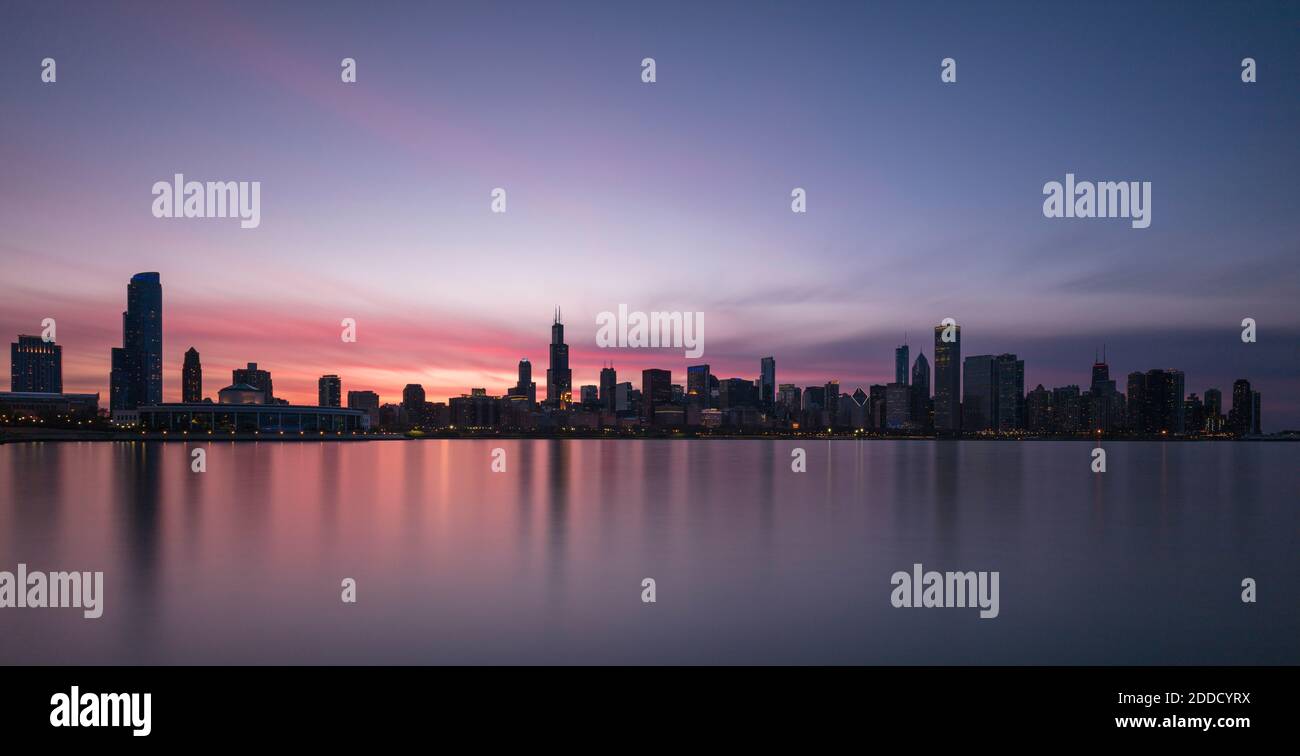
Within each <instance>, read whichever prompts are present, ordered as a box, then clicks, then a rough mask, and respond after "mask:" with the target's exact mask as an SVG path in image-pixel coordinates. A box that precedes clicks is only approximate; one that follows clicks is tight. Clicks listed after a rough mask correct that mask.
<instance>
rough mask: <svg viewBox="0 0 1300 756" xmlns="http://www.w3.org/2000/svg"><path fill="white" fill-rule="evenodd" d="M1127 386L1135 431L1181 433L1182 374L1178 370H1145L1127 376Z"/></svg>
mask: <svg viewBox="0 0 1300 756" xmlns="http://www.w3.org/2000/svg"><path fill="white" fill-rule="evenodd" d="M1128 384H1129V398H1128V403H1129V417H1130V428H1131V429H1132V430H1133V431H1134V432H1136V433H1182V432H1183V372H1182V371H1181V370H1148V371H1147V372H1146V373H1145V374H1142V373H1130V374H1129V380H1128ZM1135 392H1136V394H1135ZM1135 395H1136V398H1135Z"/></svg>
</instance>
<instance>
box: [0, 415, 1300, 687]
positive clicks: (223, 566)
mask: <svg viewBox="0 0 1300 756" xmlns="http://www.w3.org/2000/svg"><path fill="white" fill-rule="evenodd" d="M498 446H499V447H501V448H504V449H505V450H506V453H507V460H508V461H507V471H506V472H504V473H494V472H492V471H491V466H490V465H491V460H492V457H491V450H492V449H493V448H495V447H498ZM796 447H802V448H804V449H805V450H806V451H807V453H808V472H807V473H794V472H792V471H791V467H790V463H791V461H792V459H791V456H790V452H791V450H793V449H794V448H796ZM194 448H203V449H205V450H207V452H208V470H207V472H206V473H202V474H198V473H193V472H191V467H190V465H191V461H192V460H191V457H190V456H189V455H190V451H191V450H192V449H194ZM1091 448H1092V446H1091V445H1090V444H1076V443H1065V442H1033V443H1001V442H951V441H945V442H924V441H917V442H880V441H835V442H825V441H808V442H793V441H786V440H774V441H766V440H747V441H730V440H726V441H623V440H614V441H573V440H569V441H561V440H554V441H506V440H503V441H428V440H426V441H419V442H396V441H394V442H361V443H324V442H301V443H265V442H262V443H253V444H249V443H232V442H206V441H204V442H191V443H188V444H182V443H171V444H160V443H153V442H128V443H115V444H87V443H82V444H6V445H3V446H0V493H3V495H4V500H3V501H0V529H2V531H3V532H2V533H0V544H4V545H5V546H6V548H5V552H4V553H5V560H6V562H11V563H14V564H16V563H17V562H18V561H20V560H21V561H25V562H26V563H28V564H30V565H40V566H41V568H42V569H56V568H58V569H103V570H104V571H105V572H106V575H105V586H106V587H105V590H106V593H107V599H106V611H105V616H104V618H103V619H102V620H99V621H97V622H96V623H87V622H86V621H84V620H81V619H78V618H77V617H73V616H71V615H70V614H68V613H60V612H58V611H56V610H49V611H44V612H42V611H22V612H20V611H13V610H0V635H3V637H5V638H6V639H7V642H6V643H4V644H0V662H8V663H13V662H15V661H25V662H28V663H48V662H51V661H57V662H61V663H112V662H123V661H140V662H146V663H176V662H180V663H185V662H188V663H205V664H207V663H223V664H225V663H257V664H262V663H321V662H324V663H340V662H345V663H442V662H454V663H466V662H524V663H539V662H542V663H545V662H565V661H576V662H589V663H599V662H617V661H632V662H649V663H675V662H680V663H697V662H726V663H731V662H791V663H908V662H916V663H1016V664H1025V663H1067V664H1076V663H1183V662H1185V661H1187V660H1189V659H1191V660H1195V661H1196V662H1197V663H1211V664H1232V663H1260V662H1266V663H1297V662H1300V651H1298V650H1297V647H1296V644H1295V643H1294V639H1295V637H1297V636H1298V635H1300V601H1297V600H1296V599H1297V598H1300V596H1297V587H1296V581H1295V580H1294V576H1295V574H1296V573H1297V570H1300V560H1298V557H1297V554H1300V549H1297V533H1300V514H1298V513H1297V508H1296V507H1294V506H1293V502H1294V493H1295V491H1294V475H1293V473H1292V472H1291V471H1292V470H1294V469H1296V462H1297V461H1300V460H1298V459H1297V456H1298V455H1297V452H1298V451H1300V447H1298V446H1296V445H1294V444H1246V443H1239V444H1190V443H1184V444H1175V443H1170V444H1152V443H1139V442H1130V443H1124V444H1119V443H1109V444H1108V445H1107V451H1108V456H1109V459H1108V465H1107V471H1106V472H1105V473H1103V474H1098V473H1093V472H1092V471H1091V469H1090V465H1089V463H1090V458H1089V452H1090V451H1091ZM916 562H921V563H923V564H926V565H927V566H932V567H933V568H935V569H963V570H965V569H973V570H979V569H998V570H1001V571H1002V574H1003V590H1004V594H1005V595H1004V596H1003V602H1004V604H1003V605H1004V613H1003V615H1002V616H1001V617H999V619H997V620H996V621H995V622H993V623H983V624H981V623H980V621H979V620H978V619H972V618H970V617H967V616H965V615H962V614H960V613H954V612H946V611H935V612H928V613H927V612H908V611H903V610H895V609H893V608H892V607H891V606H890V605H889V603H888V591H889V583H888V579H889V575H890V574H892V572H893V571H895V570H898V569H906V568H907V567H909V566H910V565H911V564H913V563H916ZM0 567H3V568H7V569H13V564H7V565H3V566H0ZM1245 575H1249V576H1250V577H1253V578H1255V579H1256V580H1257V581H1259V584H1260V585H1261V586H1263V585H1267V586H1269V587H1270V588H1271V590H1272V592H1273V593H1272V597H1276V599H1275V600H1269V601H1261V602H1260V603H1259V604H1257V605H1253V606H1251V607H1250V610H1249V611H1241V606H1242V605H1241V603H1240V601H1239V597H1238V592H1239V591H1238V589H1237V588H1236V586H1237V585H1239V583H1240V579H1241V577H1242V576H1245ZM344 576H349V577H355V578H356V579H357V580H358V586H359V595H360V596H361V599H360V600H359V603H358V604H356V605H355V606H352V607H344V605H343V604H342V603H341V602H340V600H339V581H340V579H341V578H342V577H344ZM647 576H651V577H654V578H656V580H657V581H658V585H659V600H658V602H657V603H656V604H654V605H653V606H648V605H644V604H642V602H641V601H640V598H639V597H640V592H641V586H640V581H641V580H642V578H644V577H647ZM1223 586H1226V588H1223V589H1222V590H1220V587H1223ZM1261 595H1263V594H1261ZM1272 597H1271V598H1272ZM1168 627H1179V628H1180V634H1179V637H1178V638H1177V639H1175V640H1171V639H1170V638H1169V634H1168V633H1167V632H1164V630H1163V629H1164V628H1168ZM1242 637H1249V638H1251V639H1252V642H1251V643H1249V644H1243V643H1239V642H1236V641H1235V640H1234V639H1239V638H1242ZM305 639H309V642H305Z"/></svg>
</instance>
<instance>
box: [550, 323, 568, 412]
mask: <svg viewBox="0 0 1300 756" xmlns="http://www.w3.org/2000/svg"><path fill="white" fill-rule="evenodd" d="M550 358H551V361H550V367H548V368H547V369H546V403H547V404H549V405H551V406H552V407H555V408H557V409H566V408H568V406H569V403H570V402H571V401H573V371H572V370H570V369H569V345H568V344H566V343H564V323H562V322H561V321H560V309H559V308H558V307H557V308H556V309H555V322H554V323H552V324H551V351H550Z"/></svg>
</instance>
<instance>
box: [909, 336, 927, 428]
mask: <svg viewBox="0 0 1300 756" xmlns="http://www.w3.org/2000/svg"><path fill="white" fill-rule="evenodd" d="M912 425H914V426H916V427H917V428H921V429H926V428H929V427H930V362H929V360H927V359H925V353H924V352H921V353H920V354H918V355H916V362H915V363H913V365H912Z"/></svg>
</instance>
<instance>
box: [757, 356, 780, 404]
mask: <svg viewBox="0 0 1300 756" xmlns="http://www.w3.org/2000/svg"><path fill="white" fill-rule="evenodd" d="M758 371H759V372H758V376H759V377H758V401H759V404H760V405H761V406H762V407H763V409H764V410H766V411H769V412H770V411H771V410H772V408H773V407H775V406H776V358H775V357H764V358H763V359H761V360H759V364H758Z"/></svg>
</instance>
